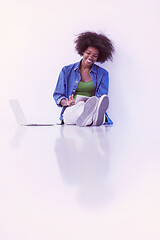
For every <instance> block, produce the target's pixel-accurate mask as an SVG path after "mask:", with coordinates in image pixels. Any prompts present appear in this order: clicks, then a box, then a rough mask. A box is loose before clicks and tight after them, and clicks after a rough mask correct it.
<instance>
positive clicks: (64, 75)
mask: <svg viewBox="0 0 160 240" xmlns="http://www.w3.org/2000/svg"><path fill="white" fill-rule="evenodd" d="M80 63H81V61H80V62H77V63H74V64H70V65H68V66H65V67H63V68H62V70H61V72H60V74H59V77H58V81H57V85H56V88H55V91H54V93H53V98H54V100H55V102H56V104H57V105H58V106H59V107H62V106H61V105H60V102H61V100H62V99H63V98H69V96H70V95H72V94H73V95H74V94H75V92H76V89H77V86H78V83H79V81H80V80H81V75H80ZM90 76H91V79H92V81H93V83H94V86H95V90H94V93H93V95H95V96H96V97H98V98H100V97H101V96H102V95H103V94H106V95H108V87H109V73H108V72H107V71H106V70H105V69H104V68H102V67H99V66H98V65H96V64H93V65H92V68H91V70H90ZM65 109H66V107H62V111H61V115H60V120H61V121H62V120H63V113H64V110H65ZM105 116H106V122H105V124H109V125H110V124H113V122H112V120H111V119H110V118H109V117H108V114H107V113H105Z"/></svg>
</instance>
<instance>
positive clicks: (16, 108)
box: [9, 99, 55, 126]
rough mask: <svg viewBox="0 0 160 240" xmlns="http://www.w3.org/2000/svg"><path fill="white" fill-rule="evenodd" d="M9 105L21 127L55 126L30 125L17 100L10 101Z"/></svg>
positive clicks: (49, 124) (48, 124)
mask: <svg viewBox="0 0 160 240" xmlns="http://www.w3.org/2000/svg"><path fill="white" fill-rule="evenodd" d="M9 103H10V106H11V109H12V111H13V113H14V116H15V118H16V121H17V123H18V125H21V126H53V125H55V124H53V123H28V122H27V119H26V117H25V115H24V113H23V110H22V108H21V105H20V103H19V101H18V100H17V99H11V100H9Z"/></svg>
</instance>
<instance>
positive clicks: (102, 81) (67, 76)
mask: <svg viewBox="0 0 160 240" xmlns="http://www.w3.org/2000/svg"><path fill="white" fill-rule="evenodd" d="M75 44H76V50H77V52H78V54H79V55H80V56H83V58H82V59H81V60H80V62H77V63H74V64H71V65H68V66H65V67H63V68H62V70H61V72H60V75H59V78H58V82H57V85H56V88H55V91H54V93H53V98H54V100H55V102H56V104H57V105H58V106H60V107H62V111H61V115H60V120H61V123H62V124H63V123H65V124H76V125H78V126H81V127H83V126H91V125H94V126H100V125H102V124H103V123H106V124H112V123H113V122H112V120H111V119H110V118H109V117H108V115H107V113H106V111H107V108H108V105H109V99H108V85H109V76H108V75H109V74H108V72H107V71H106V70H105V69H104V68H102V67H100V66H98V65H96V64H95V62H100V63H103V62H105V61H107V60H112V56H113V53H114V47H113V45H112V42H111V41H110V40H109V39H108V38H107V37H106V36H105V35H103V34H97V33H95V32H83V33H81V34H79V35H78V37H77V38H76V40H75ZM78 95H80V96H81V95H82V96H86V97H88V98H87V100H83V101H76V97H77V96H78Z"/></svg>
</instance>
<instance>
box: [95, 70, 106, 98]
mask: <svg viewBox="0 0 160 240" xmlns="http://www.w3.org/2000/svg"><path fill="white" fill-rule="evenodd" d="M108 88H109V73H108V72H107V71H105V72H104V74H103V75H102V77H101V79H100V82H99V84H98V86H97V89H96V92H95V95H96V96H97V97H98V98H100V97H101V96H102V95H103V94H106V95H108Z"/></svg>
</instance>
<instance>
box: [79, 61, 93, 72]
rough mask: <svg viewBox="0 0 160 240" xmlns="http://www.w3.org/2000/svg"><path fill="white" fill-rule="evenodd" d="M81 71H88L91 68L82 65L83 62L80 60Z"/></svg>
mask: <svg viewBox="0 0 160 240" xmlns="http://www.w3.org/2000/svg"><path fill="white" fill-rule="evenodd" d="M80 67H81V70H83V71H90V70H91V68H92V66H86V65H85V64H84V63H83V60H82V62H81V66H80Z"/></svg>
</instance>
